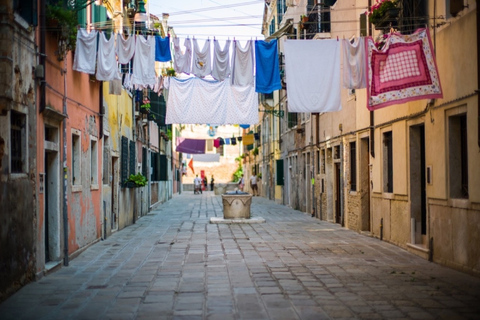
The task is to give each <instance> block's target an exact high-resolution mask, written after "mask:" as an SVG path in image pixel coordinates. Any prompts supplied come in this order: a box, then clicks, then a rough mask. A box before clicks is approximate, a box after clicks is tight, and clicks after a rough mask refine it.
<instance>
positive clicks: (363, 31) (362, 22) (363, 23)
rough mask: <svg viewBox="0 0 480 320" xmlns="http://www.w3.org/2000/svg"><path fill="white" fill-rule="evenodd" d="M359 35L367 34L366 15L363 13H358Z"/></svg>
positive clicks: (364, 35)
mask: <svg viewBox="0 0 480 320" xmlns="http://www.w3.org/2000/svg"><path fill="white" fill-rule="evenodd" d="M360 36H361V37H366V36H367V15H366V14H364V13H363V14H361V15H360Z"/></svg>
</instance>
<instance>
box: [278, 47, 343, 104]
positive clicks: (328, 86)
mask: <svg viewBox="0 0 480 320" xmlns="http://www.w3.org/2000/svg"><path fill="white" fill-rule="evenodd" d="M284 50H285V76H286V80H287V95H288V112H307V113H311V112H331V111H339V110H341V109H342V106H341V102H340V42H339V41H337V40H285V42H284ZM312 61H314V62H315V63H312Z"/></svg>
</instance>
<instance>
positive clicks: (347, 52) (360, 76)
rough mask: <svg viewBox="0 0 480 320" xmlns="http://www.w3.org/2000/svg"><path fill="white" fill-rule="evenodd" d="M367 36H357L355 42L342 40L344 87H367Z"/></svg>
mask: <svg viewBox="0 0 480 320" xmlns="http://www.w3.org/2000/svg"><path fill="white" fill-rule="evenodd" d="M365 52H366V50H365V38H356V39H355V41H354V43H350V41H348V40H347V39H343V40H342V58H343V74H342V78H343V87H344V88H347V89H362V88H366V87H367V73H366V72H367V66H366V61H367V60H366V58H365Z"/></svg>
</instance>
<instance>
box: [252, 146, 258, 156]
mask: <svg viewBox="0 0 480 320" xmlns="http://www.w3.org/2000/svg"><path fill="white" fill-rule="evenodd" d="M252 154H253V155H254V156H256V155H258V148H257V147H255V148H254V149H253V150H252Z"/></svg>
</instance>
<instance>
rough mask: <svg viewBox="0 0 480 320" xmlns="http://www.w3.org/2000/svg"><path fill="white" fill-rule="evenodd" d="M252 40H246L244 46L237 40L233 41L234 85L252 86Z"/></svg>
mask: <svg viewBox="0 0 480 320" xmlns="http://www.w3.org/2000/svg"><path fill="white" fill-rule="evenodd" d="M252 43H253V41H251V40H250V41H247V44H246V45H245V47H243V48H242V45H241V44H240V42H239V41H238V40H235V41H233V56H232V84H233V85H234V86H253V85H254V78H253V67H254V63H253V61H254V60H253V45H252Z"/></svg>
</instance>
